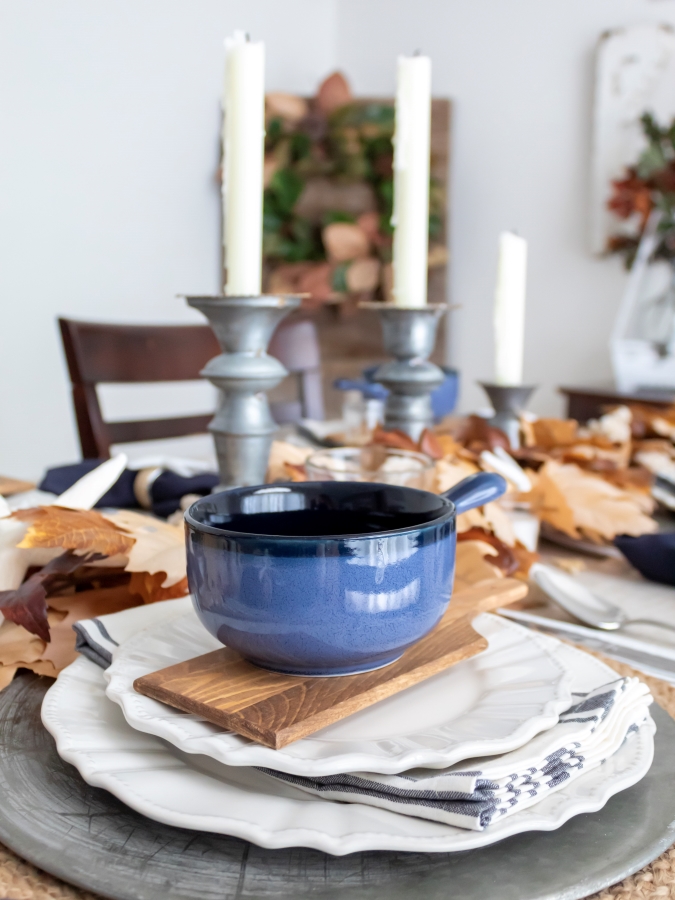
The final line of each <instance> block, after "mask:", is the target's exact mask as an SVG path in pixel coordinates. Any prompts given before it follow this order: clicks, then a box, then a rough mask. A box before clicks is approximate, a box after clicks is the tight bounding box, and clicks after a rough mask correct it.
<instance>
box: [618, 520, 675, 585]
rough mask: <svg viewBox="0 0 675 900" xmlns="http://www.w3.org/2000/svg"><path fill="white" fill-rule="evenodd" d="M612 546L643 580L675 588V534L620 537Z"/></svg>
mask: <svg viewBox="0 0 675 900" xmlns="http://www.w3.org/2000/svg"><path fill="white" fill-rule="evenodd" d="M614 544H615V546H616V547H618V548H619V550H620V551H621V552H622V553H623V555H624V556H625V557H626V559H627V560H628V562H629V563H630V564H631V565H632V566H634V567H635V568H636V569H637V570H638V572H639V573H640V574H641V575H644V577H645V578H648V579H649V580H650V581H658V582H659V583H660V584H669V585H671V586H673V587H675V532H668V533H666V534H643V535H641V536H640V537H628V535H620V536H619V537H617V538H614Z"/></svg>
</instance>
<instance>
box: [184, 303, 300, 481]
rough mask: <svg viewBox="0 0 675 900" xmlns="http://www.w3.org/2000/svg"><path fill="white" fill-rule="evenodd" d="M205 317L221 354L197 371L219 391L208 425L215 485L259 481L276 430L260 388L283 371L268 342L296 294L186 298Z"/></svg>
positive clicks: (278, 378)
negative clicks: (215, 464) (215, 466)
mask: <svg viewBox="0 0 675 900" xmlns="http://www.w3.org/2000/svg"><path fill="white" fill-rule="evenodd" d="M186 299H187V302H188V303H189V305H190V306H193V307H194V308H195V309H198V310H199V311H200V312H202V313H204V315H205V316H206V317H207V319H208V320H209V323H210V325H211V327H212V328H213V330H214V332H215V334H216V337H217V338H218V342H219V343H220V346H221V347H222V350H223V352H222V353H221V355H220V356H216V357H214V359H212V360H210V361H209V362H208V363H207V364H206V366H205V367H204V369H202V372H201V374H202V375H203V376H204V377H205V378H208V380H209V381H210V382H211V383H212V384H214V385H215V386H216V387H217V388H218V389H219V390H220V392H221V402H220V407H219V409H218V410H217V411H216V415H215V417H214V418H213V420H212V421H211V423H210V425H209V431H210V432H211V433H212V434H213V440H214V442H215V445H216V453H217V456H218V468H219V470H220V481H221V484H220V486H219V487H220V488H222V489H225V488H231V487H243V486H245V485H254V484H263V483H264V481H265V474H266V472H267V463H268V459H269V453H270V447H271V445H272V435H273V434H274V432H275V431H276V430H277V426H276V423H275V422H274V420H273V419H272V416H271V414H270V409H269V403H268V401H267V395H266V394H265V393H264V392H265V391H268V390H270V389H271V388H273V387H275V386H276V385H277V384H279V383H280V382H281V381H282V380H283V379H284V378H285V377H286V375H287V374H288V373H287V371H286V369H285V368H284V367H283V366H282V364H281V363H280V362H279V360H278V359H275V358H274V357H273V356H269V355H268V354H267V352H266V351H267V345H268V344H269V341H270V338H271V337H272V334H273V332H274V329H275V328H276V327H277V325H278V324H279V322H280V321H281V320H282V319H283V318H284V316H286V315H288V313H290V312H291V311H292V310H294V309H297V308H298V306H299V305H300V302H301V301H300V298H299V297H275V296H261V297H187V298H186Z"/></svg>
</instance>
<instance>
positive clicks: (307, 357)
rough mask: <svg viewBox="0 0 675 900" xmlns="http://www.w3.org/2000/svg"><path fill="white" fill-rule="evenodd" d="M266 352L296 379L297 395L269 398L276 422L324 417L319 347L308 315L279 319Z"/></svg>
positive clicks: (317, 335) (317, 338)
mask: <svg viewBox="0 0 675 900" xmlns="http://www.w3.org/2000/svg"><path fill="white" fill-rule="evenodd" d="M269 352H270V354H271V355H272V356H276V358H277V359H278V360H279V361H280V362H281V363H282V365H284V366H285V367H286V368H287V369H288V372H289V374H290V375H291V377H295V379H296V381H297V394H298V399H297V400H294V401H291V402H290V403H288V402H286V403H284V402H277V403H275V402H272V403H271V404H270V406H271V409H272V415H273V417H274V419H275V420H276V421H277V422H278V423H279V424H285V423H288V422H298V421H299V420H300V419H303V418H305V419H319V420H321V419H323V418H324V405H323V385H322V383H321V349H320V347H319V334H318V331H317V328H316V325H315V324H314V322H312V321H311V320H310V319H299V320H294V319H287V320H285V321H282V322H281V324H280V325H279V327H278V328H277V330H276V331H275V332H274V334H273V335H272V340H271V341H270V346H269Z"/></svg>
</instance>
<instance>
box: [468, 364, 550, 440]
mask: <svg viewBox="0 0 675 900" xmlns="http://www.w3.org/2000/svg"><path fill="white" fill-rule="evenodd" d="M478 383H479V384H480V386H481V387H482V388H483V390H484V391H485V393H486V394H487V395H488V397H489V398H490V402H491V403H492V407H493V409H494V411H495V414H494V416H493V417H492V418H491V419H490V425H494V427H495V428H499V429H500V431H503V432H504V434H505V435H506V436H507V438H508V439H509V443H510V444H511V448H512V449H513V450H517V449H518V448H519V447H520V414H521V413H522V412H523V410H524V409H525V407H526V406H527V402H528V400H529V399H530V397H531V395H532V393H533V391H535V390H536V386H535V385H524V384H516V385H505V384H487V383H484V382H482V381H479V382H478Z"/></svg>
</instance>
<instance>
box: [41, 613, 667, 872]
mask: <svg viewBox="0 0 675 900" xmlns="http://www.w3.org/2000/svg"><path fill="white" fill-rule="evenodd" d="M474 627H475V628H476V630H477V631H479V632H480V633H481V634H483V635H484V636H485V637H486V638H487V639H488V642H489V647H488V649H487V650H486V651H484V652H483V653H481V654H480V655H478V656H476V657H473V658H472V659H469V660H466V661H464V662H462V663H459V664H458V665H456V666H454V667H453V668H451V669H449V670H447V671H446V672H443V673H441V674H439V675H436V676H434V677H433V678H431V679H429V680H427V681H425V682H423V683H422V684H418V685H416V686H414V687H412V688H409V689H408V690H406V691H404V692H402V693H400V694H397V695H396V696H394V697H390V698H389V699H387V700H384V701H381V702H380V703H378V704H376V705H374V706H372V707H370V708H368V709H366V710H363V711H361V712H359V713H356V714H355V715H352V716H350V717H348V718H346V719H344V720H343V721H341V722H338V723H336V724H334V725H331V726H329V727H328V728H325V729H323V730H322V731H320V732H317V733H316V734H315V735H312V736H311V737H309V738H305V739H303V740H300V741H297V742H295V743H293V744H290V745H289V746H287V747H285V748H283V749H282V750H271V749H269V748H267V747H262V746H260V745H258V744H255V743H253V742H252V741H249V740H247V739H246V738H242V737H240V736H239V735H236V734H232V733H229V732H224V731H222V730H221V729H219V728H217V727H216V726H213V725H211V724H209V723H207V722H205V721H203V720H202V719H199V718H198V717H195V716H191V715H187V714H185V713H181V712H179V711H177V710H174V709H172V708H171V707H168V706H165V705H164V704H161V703H158V702H156V701H154V700H150V699H149V698H147V697H143V696H141V695H140V694H137V693H135V692H134V690H133V681H134V679H135V678H137V677H139V676H140V675H143V674H146V673H148V672H152V671H156V670H157V669H160V668H163V667H164V666H167V665H171V664H173V663H176V662H180V661H182V660H185V659H189V658H192V657H194V656H198V655H200V654H202V653H207V652H209V651H211V650H213V649H217V648H218V647H219V646H220V645H219V644H218V642H217V641H215V640H214V639H213V638H212V637H211V636H210V635H209V634H208V633H207V632H206V631H205V630H204V628H203V627H202V626H201V625H200V624H199V622H198V620H197V618H196V616H195V615H194V614H193V613H187V614H185V613H184V612H182V611H181V612H180V613H178V614H176V615H175V616H174V617H173V618H171V619H170V620H168V621H167V620H165V621H163V622H162V623H160V624H157V625H154V626H152V627H150V628H148V629H146V630H145V631H143V632H141V633H139V634H137V635H136V636H135V637H133V638H132V639H130V640H129V641H127V642H125V643H123V644H122V646H121V647H120V648H119V650H118V651H117V652H116V654H115V660H114V663H113V665H112V666H111V667H110V668H109V669H108V670H107V671H106V672H105V673H104V672H103V670H102V669H100V668H98V667H97V666H96V665H95V664H94V663H92V662H90V661H89V660H87V659H84V658H81V659H78V660H77V661H76V662H75V663H73V664H72V665H71V666H69V667H68V668H67V669H66V670H65V671H64V672H62V673H61V675H60V676H59V678H58V680H57V682H56V684H55V685H54V686H53V687H52V688H51V689H50V690H49V692H48V693H47V695H46V697H45V701H44V705H43V713H42V715H43V721H44V723H45V725H46V727H47V728H48V730H49V731H50V732H51V734H52V735H53V736H54V737H55V739H56V742H57V747H58V751H59V754H60V755H61V756H62V757H63V758H64V759H66V760H67V761H68V762H70V763H72V764H73V765H74V766H76V768H77V769H78V770H79V772H80V773H81V775H82V776H83V778H84V779H85V781H87V782H88V783H89V784H92V785H96V786H99V787H103V788H106V789H107V790H108V791H110V792H111V793H112V794H114V795H115V796H117V797H118V798H119V799H120V800H122V801H123V802H124V803H126V804H127V805H128V806H130V807H132V808H133V809H135V810H137V811H138V812H140V813H142V814H144V815H146V816H148V817H150V818H152V819H156V820H158V821H161V822H165V823H167V824H170V825H176V826H180V827H184V828H191V829H197V830H202V831H210V832H216V833H222V834H229V835H233V836H236V837H241V838H245V839H247V840H250V841H253V842H254V843H256V844H259V845H260V846H263V847H269V848H279V847H292V846H305V847H314V848H316V849H319V850H323V851H325V852H328V853H332V854H338V855H341V854H346V853H353V852H355V851H363V850H401V851H426V852H429V851H432V852H433V851H436V852H450V851H457V850H468V849H472V848H475V847H482V846H486V845H488V844H491V843H494V842H495V841H498V840H501V839H503V838H505V837H507V836H509V835H512V834H517V833H520V832H523V831H534V830H546V831H550V830H553V829H555V828H558V827H560V826H561V825H562V824H563V823H564V822H566V821H567V820H568V819H569V818H571V817H572V816H574V815H578V814H579V813H582V812H593V811H595V810H598V809H600V808H601V807H602V806H604V804H605V803H606V802H607V800H608V799H609V798H610V797H611V796H613V795H614V794H615V793H617V792H618V791H620V790H623V789H625V788H627V787H630V786H631V785H633V784H635V783H636V782H637V781H639V780H640V778H642V777H643V776H644V775H645V774H646V772H647V771H648V769H649V767H650V765H651V761H652V757H653V737H652V734H651V732H650V730H649V729H647V728H642V729H640V731H639V732H638V733H637V734H636V735H635V736H634V737H633V738H632V739H631V740H630V741H626V742H625V744H624V745H623V746H622V747H621V749H620V750H619V751H618V752H617V753H615V754H614V755H613V756H612V757H610V758H609V759H608V760H606V761H605V762H604V763H603V764H602V765H601V766H599V767H598V768H597V769H594V770H592V771H590V772H588V773H586V774H584V775H581V776H580V777H579V778H577V779H576V780H574V781H572V782H571V783H570V784H569V785H567V786H565V787H564V788H562V789H560V790H558V791H557V792H556V793H553V794H551V795H549V796H547V797H546V798H545V799H543V800H541V801H540V802H539V803H538V804H536V805H534V806H531V807H529V808H526V809H523V810H522V811H520V812H516V813H514V814H513V815H512V816H510V817H507V818H504V819H501V820H498V821H496V822H494V823H493V824H491V825H490V826H489V827H488V828H486V829H485V830H484V831H482V832H476V831H468V830H464V829H460V828H455V827H452V826H449V825H444V824H440V823H436V822H431V821H427V820H424V819H419V818H414V817H411V816H404V815H401V814H399V813H395V812H389V811H387V810H384V809H377V808H374V807H372V806H366V805H364V804H360V803H337V802H334V801H331V800H324V799H321V798H318V797H314V796H312V795H310V794H307V793H305V792H303V791H300V790H298V789H296V788H295V787H292V786H291V785H289V784H286V783H284V782H281V781H278V780H276V779H274V778H272V777H270V776H268V775H266V774H264V773H263V772H260V771H258V769H257V768H255V767H258V766H260V767H267V768H272V769H276V770H279V771H282V772H287V773H291V774H296V775H305V776H319V775H331V774H337V773H344V772H355V771H370V772H380V773H384V774H393V773H398V772H402V771H405V770H407V769H410V768H412V767H417V766H425V767H431V768H444V767H446V766H449V765H452V764H454V763H457V762H460V761H462V760H468V759H472V758H475V757H479V756H487V755H494V754H501V753H506V752H508V751H510V750H514V749H516V748H518V747H522V746H523V745H524V744H525V743H527V742H528V741H529V740H530V739H531V738H532V737H534V736H535V735H536V734H538V733H540V732H541V731H544V730H546V729H548V728H550V727H552V726H553V725H554V724H555V723H556V721H557V719H558V715H559V713H560V712H562V711H563V710H564V709H566V708H567V707H568V706H569V705H570V703H571V694H572V693H573V692H575V693H576V692H587V691H589V690H592V689H593V688H596V687H599V686H601V685H603V684H606V683H608V682H609V681H612V680H614V679H615V678H616V674H615V673H614V672H613V671H612V670H611V669H609V668H608V667H607V666H605V665H603V664H602V663H600V662H599V661H598V660H595V659H594V658H593V657H591V656H588V655H587V654H586V653H583V652H582V651H579V650H576V649H575V648H573V647H569V646H567V645H564V644H561V643H560V642H559V641H557V640H555V639H553V638H549V637H545V636H543V635H538V634H534V633H533V632H531V631H528V630H527V629H524V628H522V627H520V626H518V625H515V624H514V623H512V622H509V621H507V620H505V619H501V618H499V617H498V616H493V615H490V614H487V613H485V614H482V615H480V616H479V617H478V618H477V619H476V620H475V622H474ZM106 682H108V684H107V689H106ZM106 695H107V696H106Z"/></svg>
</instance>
